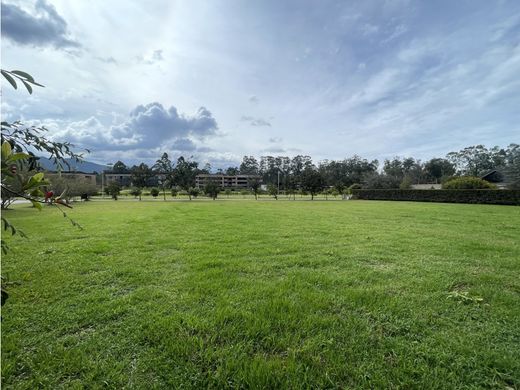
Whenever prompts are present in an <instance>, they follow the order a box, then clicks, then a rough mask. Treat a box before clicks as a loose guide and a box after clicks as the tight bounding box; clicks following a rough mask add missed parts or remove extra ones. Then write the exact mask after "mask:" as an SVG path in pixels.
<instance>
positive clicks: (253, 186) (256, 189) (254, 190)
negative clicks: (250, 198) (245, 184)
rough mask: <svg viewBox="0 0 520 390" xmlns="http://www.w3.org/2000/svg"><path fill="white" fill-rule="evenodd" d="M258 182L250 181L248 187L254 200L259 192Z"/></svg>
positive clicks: (256, 180) (255, 180)
mask: <svg viewBox="0 0 520 390" xmlns="http://www.w3.org/2000/svg"><path fill="white" fill-rule="evenodd" d="M260 185H261V183H260V180H258V179H251V180H250V181H249V187H250V188H251V192H252V193H253V194H254V195H255V199H258V192H259V191H260Z"/></svg>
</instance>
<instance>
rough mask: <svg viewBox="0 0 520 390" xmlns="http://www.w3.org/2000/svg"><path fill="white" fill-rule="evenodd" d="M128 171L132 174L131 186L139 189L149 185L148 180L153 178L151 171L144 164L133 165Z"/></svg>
mask: <svg viewBox="0 0 520 390" xmlns="http://www.w3.org/2000/svg"><path fill="white" fill-rule="evenodd" d="M130 171H131V173H132V184H133V185H134V186H135V187H137V188H139V189H143V188H145V187H146V186H147V185H149V180H150V179H151V178H152V177H154V174H153V172H152V169H151V168H150V167H149V166H148V165H146V164H145V163H141V164H139V165H134V166H133V167H132V169H131V170H130ZM139 200H141V194H139Z"/></svg>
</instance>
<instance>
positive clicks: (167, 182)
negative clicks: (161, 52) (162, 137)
mask: <svg viewBox="0 0 520 390" xmlns="http://www.w3.org/2000/svg"><path fill="white" fill-rule="evenodd" d="M152 170H153V172H154V174H155V175H156V176H159V177H161V180H160V183H159V184H160V185H161V187H162V190H163V197H164V200H166V188H171V187H172V186H173V178H174V170H175V167H174V164H173V162H172V161H171V160H170V157H169V156H168V153H163V154H162V156H161V158H160V159H159V160H157V161H156V162H155V164H154V165H153V166H152Z"/></svg>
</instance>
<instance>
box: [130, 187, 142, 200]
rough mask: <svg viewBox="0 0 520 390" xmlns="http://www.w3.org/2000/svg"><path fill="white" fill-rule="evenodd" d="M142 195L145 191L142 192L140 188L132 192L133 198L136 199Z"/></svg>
mask: <svg viewBox="0 0 520 390" xmlns="http://www.w3.org/2000/svg"><path fill="white" fill-rule="evenodd" d="M142 193H143V191H142V190H141V189H140V188H137V187H135V188H132V189H131V190H130V195H133V196H134V197H136V198H137V197H138V196H139V195H141V194H142Z"/></svg>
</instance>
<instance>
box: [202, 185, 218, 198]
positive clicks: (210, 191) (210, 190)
mask: <svg viewBox="0 0 520 390" xmlns="http://www.w3.org/2000/svg"><path fill="white" fill-rule="evenodd" d="M204 192H205V193H206V195H207V196H209V197H210V198H212V199H213V200H215V199H217V196H218V194H219V192H220V187H219V185H218V184H217V183H215V182H214V181H211V180H210V181H208V182H207V183H206V185H205V186H204Z"/></svg>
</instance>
